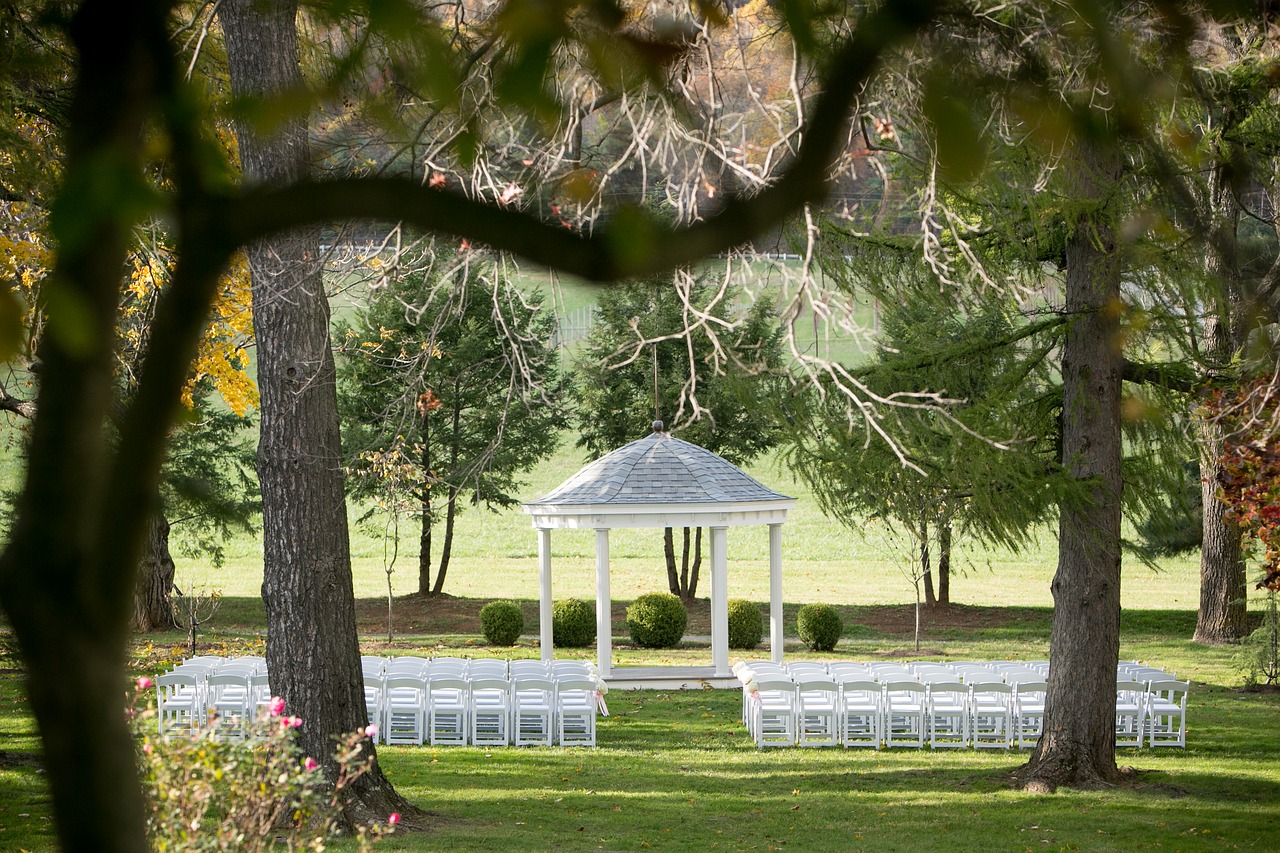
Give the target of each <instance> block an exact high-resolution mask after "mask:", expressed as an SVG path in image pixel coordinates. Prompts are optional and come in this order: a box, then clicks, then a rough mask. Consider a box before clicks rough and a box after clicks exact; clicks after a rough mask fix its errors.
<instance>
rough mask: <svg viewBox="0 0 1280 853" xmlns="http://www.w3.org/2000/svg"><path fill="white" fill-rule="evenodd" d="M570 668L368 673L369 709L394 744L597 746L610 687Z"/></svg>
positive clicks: (385, 739) (381, 736)
mask: <svg viewBox="0 0 1280 853" xmlns="http://www.w3.org/2000/svg"><path fill="white" fill-rule="evenodd" d="M468 669H470V667H469V668H468ZM564 669H565V671H562V672H560V673H550V672H543V673H528V674H523V673H515V674H511V675H509V676H504V675H499V674H496V673H494V674H486V673H484V672H482V671H481V672H475V671H469V672H466V673H448V672H430V673H427V674H421V675H415V674H408V673H403V672H394V671H388V672H385V673H383V674H381V675H378V674H374V673H369V672H366V673H365V675H364V688H365V705H366V707H367V709H368V713H369V719H370V720H375V721H378V728H377V737H378V739H379V740H381V741H382V742H383V743H387V744H422V743H429V744H431V745H432V746H440V745H457V746H464V745H467V744H471V745H473V746H483V747H494V746H509V745H514V746H552V745H553V744H560V745H562V746H595V745H596V715H597V713H605V714H607V713H608V710H607V707H606V706H605V704H604V699H603V694H604V692H605V691H606V688H605V687H604V684H603V682H601V681H600V680H599V679H597V678H596V677H595V676H594V675H592V674H590V673H587V672H575V671H570V668H568V667H566V668H564Z"/></svg>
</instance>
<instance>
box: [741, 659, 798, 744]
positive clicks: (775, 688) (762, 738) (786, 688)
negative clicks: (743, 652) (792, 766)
mask: <svg viewBox="0 0 1280 853" xmlns="http://www.w3.org/2000/svg"><path fill="white" fill-rule="evenodd" d="M755 687H756V689H755V690H754V691H752V694H751V697H750V703H751V715H752V725H751V726H750V729H751V731H752V734H753V737H754V738H755V742H756V746H757V747H759V748H761V749H763V748H764V747H766V746H795V743H796V721H797V716H796V685H795V683H794V682H793V681H791V679H789V678H782V677H779V676H776V675H774V676H760V677H758V678H757V679H756V681H755Z"/></svg>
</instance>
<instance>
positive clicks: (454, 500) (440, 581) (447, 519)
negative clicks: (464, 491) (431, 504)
mask: <svg viewBox="0 0 1280 853" xmlns="http://www.w3.org/2000/svg"><path fill="white" fill-rule="evenodd" d="M457 515H458V487H457V486H454V485H451V486H449V501H448V503H447V504H445V511H444V541H443V542H441V543H440V568H438V569H436V583H435V586H433V587H431V594H432V595H439V594H440V593H441V592H442V591H443V590H444V576H445V574H446V573H448V571H449V554H450V553H452V551H453V521H454V519H455V518H456V517H457Z"/></svg>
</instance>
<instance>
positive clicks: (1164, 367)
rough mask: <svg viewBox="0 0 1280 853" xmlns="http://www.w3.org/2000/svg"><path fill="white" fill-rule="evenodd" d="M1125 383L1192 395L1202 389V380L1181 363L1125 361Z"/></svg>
mask: <svg viewBox="0 0 1280 853" xmlns="http://www.w3.org/2000/svg"><path fill="white" fill-rule="evenodd" d="M1121 378H1123V379H1124V381H1125V382H1134V383H1137V384H1140V385H1155V386H1158V387H1161V388H1167V389H1169V390H1170V391H1184V392H1186V393H1188V394H1189V393H1191V392H1192V391H1195V390H1196V389H1197V388H1198V387H1200V384H1201V382H1200V379H1199V378H1198V377H1197V376H1196V372H1195V371H1194V370H1192V369H1191V368H1190V367H1188V366H1187V365H1185V364H1183V363H1181V362H1172V361H1165V362H1146V361H1131V360H1129V359H1127V358H1126V359H1124V372H1123V374H1122V377H1121Z"/></svg>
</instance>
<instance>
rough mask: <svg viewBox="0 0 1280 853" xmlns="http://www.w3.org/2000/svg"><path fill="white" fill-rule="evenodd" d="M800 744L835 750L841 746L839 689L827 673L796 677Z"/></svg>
mask: <svg viewBox="0 0 1280 853" xmlns="http://www.w3.org/2000/svg"><path fill="white" fill-rule="evenodd" d="M796 716H797V717H798V722H797V724H796V734H797V738H796V739H797V743H798V744H799V745H800V746H835V745H836V744H838V743H840V689H839V687H837V685H836V682H835V679H833V678H832V677H831V676H830V675H826V674H825V673H818V672H816V671H815V672H811V673H802V674H800V675H797V676H796Z"/></svg>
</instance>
